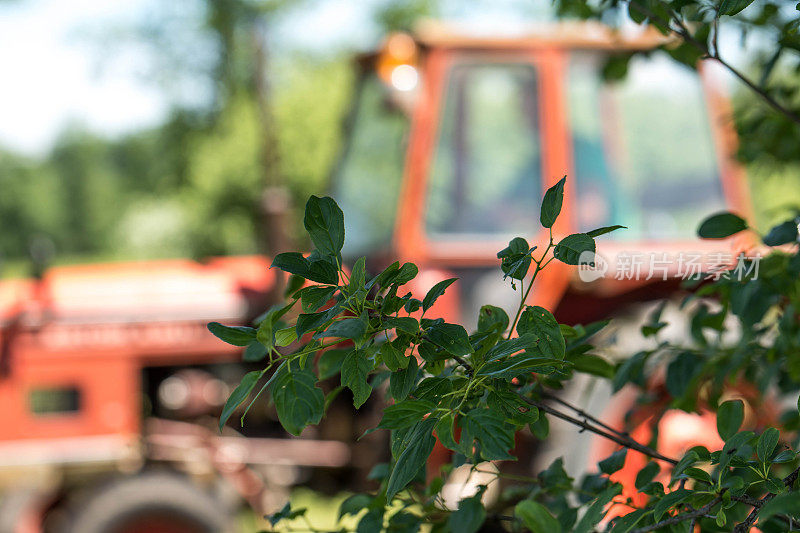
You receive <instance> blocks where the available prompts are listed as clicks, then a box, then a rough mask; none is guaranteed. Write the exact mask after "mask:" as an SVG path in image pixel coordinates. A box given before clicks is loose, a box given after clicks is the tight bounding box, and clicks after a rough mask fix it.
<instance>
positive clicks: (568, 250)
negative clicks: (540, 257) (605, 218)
mask: <svg viewBox="0 0 800 533" xmlns="http://www.w3.org/2000/svg"><path fill="white" fill-rule="evenodd" d="M594 252H595V244H594V239H593V238H591V237H590V236H589V235H587V234H585V233H574V234H572V235H567V236H566V237H564V238H563V239H562V240H561V242H559V243H558V244H556V247H555V248H553V257H555V258H556V259H558V260H559V261H561V262H562V263H566V264H568V265H578V264H579V263H580V262H581V260H582V259H583V260H585V259H586V256H584V257H583V258H582V257H581V254H589V253H591V254H594ZM591 257H593V255H592V256H591Z"/></svg>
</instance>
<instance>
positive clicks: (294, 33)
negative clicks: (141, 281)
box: [0, 0, 550, 156]
mask: <svg viewBox="0 0 800 533" xmlns="http://www.w3.org/2000/svg"><path fill="white" fill-rule="evenodd" d="M382 1H386V0H358V1H353V0H305V1H302V2H298V7H295V8H292V9H289V10H288V11H286V12H284V13H283V14H282V15H281V16H280V18H279V19H278V21H277V24H276V25H275V27H274V28H273V29H272V31H273V35H274V39H275V41H276V42H279V43H281V46H283V47H285V48H297V49H304V50H312V51H314V50H315V51H323V52H324V51H331V50H344V49H365V48H370V47H374V46H375V45H376V44H377V43H378V39H379V38H380V35H379V33H378V29H377V27H376V25H375V24H374V23H373V21H372V18H371V17H372V11H373V10H374V8H375V6H376V5H378V4H379V3H380V2H382ZM159 2H163V0H0V147H4V148H10V149H12V150H16V151H18V152H22V153H25V154H28V155H32V156H36V155H42V154H44V153H45V152H46V151H47V150H48V149H49V148H50V147H51V146H52V144H53V142H54V140H55V139H56V138H57V136H58V135H59V133H60V132H62V131H63V130H64V128H65V127H67V126H69V125H79V126H81V127H84V128H87V129H89V130H90V131H94V132H96V133H99V134H104V135H109V136H116V135H120V134H123V133H126V132H130V131H134V130H137V129H141V128H145V127H148V126H153V125H157V124H158V123H159V122H161V121H162V120H163V119H164V117H165V116H166V114H167V113H168V112H169V109H170V107H171V105H172V103H173V102H174V98H173V97H174V95H170V94H168V92H165V90H164V85H163V84H162V85H159V84H158V83H157V82H154V81H153V76H152V67H153V65H152V61H153V56H152V49H149V50H145V49H144V48H143V47H142V46H139V47H138V48H137V46H135V44H134V43H135V40H131V39H129V40H128V41H127V42H126V43H124V44H123V45H120V44H119V43H118V42H117V41H118V37H119V36H120V35H122V36H124V35H125V32H126V31H127V32H128V35H130V32H131V31H132V27H134V26H135V25H136V24H141V23H142V21H147V19H148V17H152V16H157V15H154V13H162V14H163V13H164V11H165V10H167V11H169V10H170V9H172V10H181V9H184V10H185V9H186V6H192V5H199V4H196V3H195V4H193V3H191V2H186V0H180V2H179V3H175V4H169V3H167V4H164V3H159ZM181 2H182V3H181ZM442 5H443V7H442V11H443V12H445V13H446V17H447V18H448V19H449V20H451V21H457V22H459V23H461V24H462V25H465V26H467V27H470V28H471V29H475V28H481V29H482V31H483V32H484V33H492V32H497V31H498V30H499V31H503V32H506V33H507V32H509V31H515V30H516V31H519V30H520V29H521V27H522V26H523V25H524V23H523V24H521V23H520V21H521V20H522V21H524V20H526V19H527V20H536V19H542V18H549V13H548V11H549V5H550V0H473V1H471V2H469V3H465V2H463V1H461V0H442ZM165 6H169V7H165ZM178 6H181V7H178ZM467 6H468V7H467ZM533 6H540V7H533ZM542 6H543V7H542ZM181 14H185V11H184V12H181ZM520 14H523V16H522V17H521V16H520ZM171 98H173V99H171Z"/></svg>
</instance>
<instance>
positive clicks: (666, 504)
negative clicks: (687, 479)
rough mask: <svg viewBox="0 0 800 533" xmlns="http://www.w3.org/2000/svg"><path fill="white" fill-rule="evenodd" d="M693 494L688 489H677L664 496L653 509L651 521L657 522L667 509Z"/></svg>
mask: <svg viewBox="0 0 800 533" xmlns="http://www.w3.org/2000/svg"><path fill="white" fill-rule="evenodd" d="M692 494H693V492H692V491H691V490H688V489H677V490H674V491H672V492H670V493H667V494H665V495H664V497H663V498H661V499H660V500H658V503H656V505H655V507H654V508H653V519H654V520H655V521H656V522H658V521H659V520H661V517H663V516H664V513H666V512H667V511H668V510H669V509H671V508H672V507H675V506H676V505H678V504H679V503H682V502H684V501H686V500H687V499H688V498H689V497H690V496H692Z"/></svg>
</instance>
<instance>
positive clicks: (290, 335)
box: [275, 326, 297, 346]
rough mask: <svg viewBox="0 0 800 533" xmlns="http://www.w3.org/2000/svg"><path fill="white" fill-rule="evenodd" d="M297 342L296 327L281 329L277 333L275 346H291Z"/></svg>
mask: <svg viewBox="0 0 800 533" xmlns="http://www.w3.org/2000/svg"><path fill="white" fill-rule="evenodd" d="M296 340H297V329H296V328H295V327H294V326H289V327H288V328H283V329H279V330H278V331H276V332H275V346H289V345H290V344H292V343H293V342H294V341H296Z"/></svg>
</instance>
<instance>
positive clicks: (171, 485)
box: [67, 472, 231, 533]
mask: <svg viewBox="0 0 800 533" xmlns="http://www.w3.org/2000/svg"><path fill="white" fill-rule="evenodd" d="M76 503H77V505H74V506H73V510H74V513H73V519H72V520H71V525H70V527H69V528H68V529H67V531H68V532H69V533H220V532H225V531H229V530H230V529H231V523H230V522H231V520H230V516H229V513H228V511H227V509H225V507H224V506H223V505H222V504H221V503H220V502H219V501H217V500H216V499H215V498H214V497H212V496H211V495H210V494H208V493H207V492H204V491H203V490H201V489H200V488H198V487H197V486H195V485H194V484H193V483H192V482H191V481H190V480H188V479H186V478H184V477H181V476H179V475H177V474H173V473H165V472H148V473H143V474H139V475H137V476H134V477H128V478H123V479H117V480H115V481H112V482H110V483H108V484H106V485H103V486H100V487H98V489H97V490H95V491H94V492H93V493H92V494H91V495H90V496H89V497H88V498H86V499H82V500H81V501H80V502H76Z"/></svg>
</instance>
